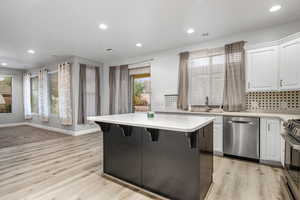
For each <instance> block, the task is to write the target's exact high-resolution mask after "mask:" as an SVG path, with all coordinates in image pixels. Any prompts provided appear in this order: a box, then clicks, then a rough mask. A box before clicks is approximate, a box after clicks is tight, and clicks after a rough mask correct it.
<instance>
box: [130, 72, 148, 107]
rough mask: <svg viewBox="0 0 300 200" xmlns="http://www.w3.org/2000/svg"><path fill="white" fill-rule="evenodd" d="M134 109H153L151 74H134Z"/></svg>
mask: <svg viewBox="0 0 300 200" xmlns="http://www.w3.org/2000/svg"><path fill="white" fill-rule="evenodd" d="M132 88H133V91H132V93H133V94H132V111H133V112H148V111H149V110H150V109H151V77H150V74H148V73H147V74H137V75H132Z"/></svg>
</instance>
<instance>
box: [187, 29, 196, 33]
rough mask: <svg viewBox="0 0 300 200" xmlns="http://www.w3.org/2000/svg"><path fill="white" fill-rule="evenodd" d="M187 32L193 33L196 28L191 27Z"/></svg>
mask: <svg viewBox="0 0 300 200" xmlns="http://www.w3.org/2000/svg"><path fill="white" fill-rule="evenodd" d="M186 32H187V34H193V33H195V30H194V29H193V28H189V29H188V30H187V31H186Z"/></svg>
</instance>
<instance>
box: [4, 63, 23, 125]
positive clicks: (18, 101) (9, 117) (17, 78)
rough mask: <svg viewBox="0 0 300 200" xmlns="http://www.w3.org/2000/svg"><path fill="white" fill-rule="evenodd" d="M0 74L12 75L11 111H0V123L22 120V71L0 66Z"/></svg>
mask: <svg viewBox="0 0 300 200" xmlns="http://www.w3.org/2000/svg"><path fill="white" fill-rule="evenodd" d="M0 75H11V76H12V77H13V78H12V113H0V124H7V123H18V122H23V121H24V111H23V110H24V109H23V71H22V70H15V69H8V68H3V67H0Z"/></svg>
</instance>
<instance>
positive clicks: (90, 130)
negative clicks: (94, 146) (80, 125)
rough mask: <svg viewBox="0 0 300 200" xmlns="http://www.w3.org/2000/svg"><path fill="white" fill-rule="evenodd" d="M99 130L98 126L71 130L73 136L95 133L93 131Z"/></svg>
mask: <svg viewBox="0 0 300 200" xmlns="http://www.w3.org/2000/svg"><path fill="white" fill-rule="evenodd" d="M99 131H101V129H100V127H96V128H90V129H85V130H78V131H73V132H74V136H79V135H85V134H89V133H95V132H99Z"/></svg>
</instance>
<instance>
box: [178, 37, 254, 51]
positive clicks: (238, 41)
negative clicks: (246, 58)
mask: <svg viewBox="0 0 300 200" xmlns="http://www.w3.org/2000/svg"><path fill="white" fill-rule="evenodd" d="M238 42H244V43H245V44H246V43H248V41H245V40H241V41H237V42H233V43H231V44H234V43H238ZM225 45H226V44H225ZM225 45H224V46H223V47H225ZM217 48H222V46H221V47H215V48H211V49H217ZM203 49H209V48H202V49H198V50H192V51H183V52H180V53H184V52H189V53H193V52H197V51H201V50H203ZM180 53H179V54H180Z"/></svg>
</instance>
